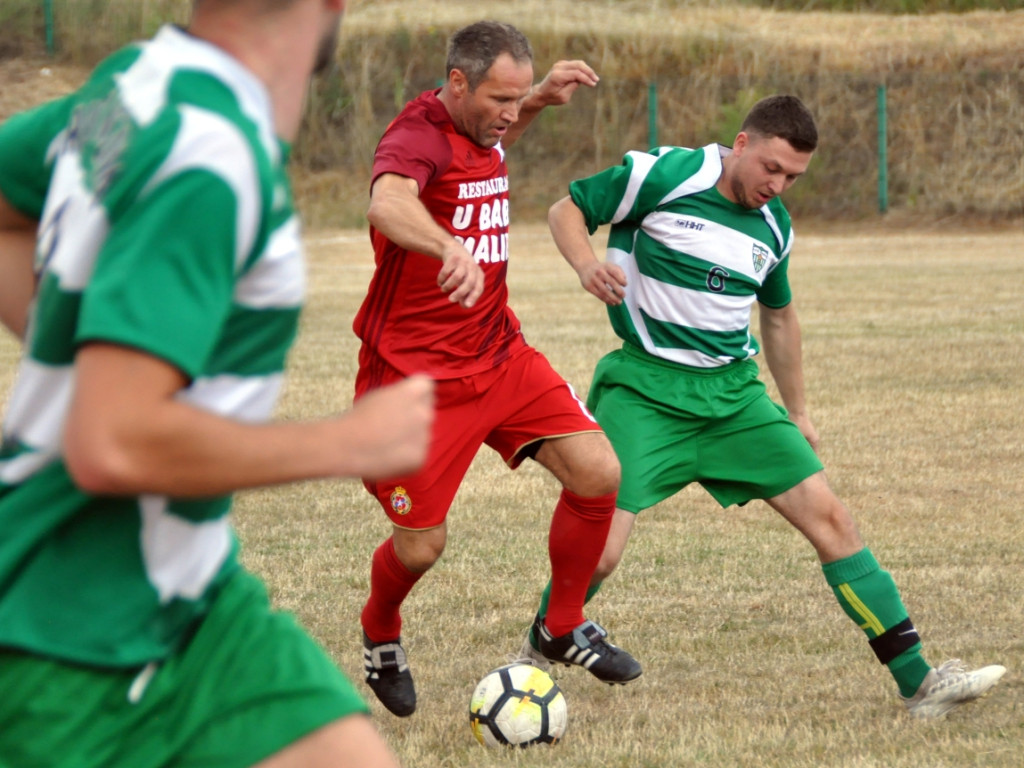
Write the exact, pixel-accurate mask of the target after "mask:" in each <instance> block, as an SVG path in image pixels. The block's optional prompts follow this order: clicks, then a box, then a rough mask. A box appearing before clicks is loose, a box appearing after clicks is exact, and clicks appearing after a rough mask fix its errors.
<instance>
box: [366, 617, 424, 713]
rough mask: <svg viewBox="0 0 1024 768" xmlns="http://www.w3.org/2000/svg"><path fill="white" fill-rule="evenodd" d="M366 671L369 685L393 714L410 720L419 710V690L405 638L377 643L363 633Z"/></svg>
mask: <svg viewBox="0 0 1024 768" xmlns="http://www.w3.org/2000/svg"><path fill="white" fill-rule="evenodd" d="M363 668H364V669H365V670H366V684H367V685H369V686H370V690H372V691H373V692H374V694H376V696H377V698H378V699H380V703H381V704H383V705H384V706H385V707H387V709H388V711H389V712H390V713H391V714H393V715H398V717H408V716H409V715H411V714H412V713H413V712H415V711H416V688H415V686H414V685H413V683H412V672H410V671H409V663H408V661H407V660H406V658H405V649H403V648H402V638H398V639H397V640H391V641H389V642H386V643H375V642H373V641H372V640H371V639H370V638H369V637H367V636H366V632H363Z"/></svg>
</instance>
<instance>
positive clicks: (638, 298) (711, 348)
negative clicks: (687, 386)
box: [569, 144, 793, 368]
mask: <svg viewBox="0 0 1024 768" xmlns="http://www.w3.org/2000/svg"><path fill="white" fill-rule="evenodd" d="M729 151H731V150H729V149H727V148H726V147H723V146H721V145H718V144H709V145H708V146H706V147H703V148H701V149H685V148H682V147H658V148H656V149H653V150H651V151H650V152H629V153H627V154H626V156H625V158H624V160H623V163H622V164H621V165H618V166H614V167H612V168H608V169H606V170H604V171H602V172H600V173H598V174H595V175H594V176H590V177H588V178H585V179H580V180H577V181H574V182H572V183H571V184H570V185H569V194H570V195H571V197H572V199H573V201H574V202H575V203H576V205H577V206H578V207H579V208H580V210H581V211H582V212H583V215H584V218H585V219H586V222H587V227H588V229H589V231H590V233H591V234H593V233H594V232H595V231H596V230H597V228H598V227H599V226H601V225H602V224H609V223H610V224H611V225H612V227H611V232H610V233H609V236H608V254H607V261H608V262H610V263H613V264H617V265H619V266H620V267H621V268H622V269H623V270H624V271H625V273H626V279H627V281H628V285H627V287H626V297H625V300H624V301H623V303H622V304H620V305H619V306H617V307H609V308H608V314H609V317H610V318H611V322H612V326H613V328H614V329H615V332H616V333H617V334H618V335H619V336H620V337H621V338H622V339H623V340H625V341H626V342H629V343H630V344H633V345H635V346H637V347H640V348H641V349H643V350H645V351H646V352H648V353H649V354H651V355H655V356H657V357H660V358H663V359H665V360H669V361H672V362H675V363H679V364H681V365H687V366H691V367H696V368H713V367H717V366H722V365H727V364H728V363H731V362H733V361H735V360H743V359H746V358H748V357H752V356H753V355H756V354H757V352H758V349H759V347H758V344H757V340H756V339H755V338H754V336H753V335H752V334H751V332H750V309H751V306H752V305H753V303H754V300H755V299H757V300H758V301H760V302H761V303H763V304H765V305H766V306H769V307H775V308H777V307H783V306H785V305H787V304H788V303H789V302H790V300H791V294H790V290H789V282H788V279H787V276H786V267H787V264H788V262H789V259H788V256H789V252H790V249H791V247H792V244H793V231H792V228H791V226H790V220H789V214H788V213H787V212H786V209H785V207H784V206H783V205H782V201H781V200H779V199H778V198H774V199H773V200H771V201H770V202H769V203H768V204H767V205H765V206H763V207H761V208H759V209H756V210H751V209H748V208H744V207H743V206H741V205H738V204H736V203H733V202H731V201H729V200H727V199H726V198H725V197H723V196H722V194H721V193H720V192H719V191H718V190H717V189H716V188H715V183H716V182H717V181H718V179H719V177H720V176H721V174H722V156H723V154H724V153H728V152H729Z"/></svg>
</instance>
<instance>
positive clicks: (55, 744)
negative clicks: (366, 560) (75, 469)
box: [0, 569, 368, 768]
mask: <svg viewBox="0 0 1024 768" xmlns="http://www.w3.org/2000/svg"><path fill="white" fill-rule="evenodd" d="M68 588H69V589H74V586H73V585H69V587H68ZM54 608H55V609H56V610H59V606H54ZM150 675H151V677H150ZM367 712H368V708H367V706H366V703H365V702H364V701H363V699H362V698H361V696H360V695H359V694H358V692H357V691H356V690H355V688H354V686H353V685H352V683H351V682H350V681H349V680H348V679H347V678H346V677H345V676H344V675H343V674H342V673H341V672H340V671H339V670H338V668H337V667H336V666H335V664H334V663H333V662H332V661H331V659H330V657H329V656H328V655H327V653H326V652H325V651H324V650H323V649H322V648H320V646H318V645H317V644H316V643H315V642H314V641H313V640H312V639H311V638H310V637H309V636H308V635H307V634H306V632H305V631H304V630H303V629H302V628H301V627H300V626H299V625H298V624H297V623H296V621H295V620H294V618H292V616H291V615H289V614H286V613H279V612H274V611H272V610H271V608H270V604H269V601H268V599H267V593H266V590H265V589H264V587H263V584H262V583H261V582H260V581H259V579H257V578H256V577H255V576H253V575H251V574H249V573H247V572H245V571H244V570H241V569H240V570H239V572H238V573H237V574H236V575H234V576H233V577H232V578H231V579H230V580H229V581H228V583H227V584H226V585H225V587H224V588H223V590H222V591H221V593H220V594H219V595H218V596H217V599H216V600H215V601H214V604H213V607H212V609H211V611H210V613H209V614H208V615H207V617H206V619H205V620H204V621H203V622H202V624H201V625H200V626H199V629H198V631H197V632H196V633H195V635H194V636H193V637H192V639H191V641H190V642H189V643H188V644H187V645H186V646H185V647H184V648H183V649H182V650H181V651H180V652H179V653H177V654H176V655H174V656H172V657H171V658H169V659H167V660H166V661H165V662H164V663H162V664H160V665H159V666H153V667H146V668H143V669H142V670H139V669H133V670H122V669H115V670H111V669H97V668H94V667H83V666H73V665H69V664H66V663H61V662H56V661H52V660H49V659H44V658H40V657H37V656H30V655H27V654H24V653H19V652H17V651H12V650H2V649H0V766H3V768H8V767H11V768H13V767H14V766H17V768H37V767H38V768H43V766H45V767H46V768H61V767H62V766H66V767H67V768H90V767H92V766H96V767H98V766H104V767H105V768H156V766H162V767H164V768H169V767H170V766H174V767H175V768H186V766H187V767H188V768H206V767H207V766H209V767H210V768H213V766H218V767H219V768H233V767H234V766H237V767H238V768H242V766H250V765H252V764H253V763H256V762H258V761H260V760H261V759H263V758H265V757H268V756H270V755H272V754H274V753H275V752H277V751H279V750H281V749H282V748H284V747H285V746H287V745H289V744H291V743H292V742H294V741H297V740H298V739H300V738H302V737H303V736H305V735H307V734H309V733H311V732H312V731H314V730H316V729H317V728H319V727H321V726H323V725H326V724H328V723H330V722H332V721H334V720H337V719H338V718H341V717H345V716H348V715H353V714H358V715H360V716H362V715H364V714H365V713H367Z"/></svg>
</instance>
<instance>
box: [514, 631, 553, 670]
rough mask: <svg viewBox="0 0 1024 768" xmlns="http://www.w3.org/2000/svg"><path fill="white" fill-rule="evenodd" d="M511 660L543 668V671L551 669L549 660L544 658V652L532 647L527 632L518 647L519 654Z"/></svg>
mask: <svg viewBox="0 0 1024 768" xmlns="http://www.w3.org/2000/svg"><path fill="white" fill-rule="evenodd" d="M513 661H518V662H519V663H520V664H530V665H531V666H534V667H537V668H538V669H543V670H544V671H545V672H550V671H551V662H550V661H548V660H547V659H546V658H544V654H542V653H541V652H540V651H538V650H537V649H536V648H534V647H533V643H532V642H530V633H529V632H527V633H526V637H524V638H523V647H522V648H520V649H519V655H518V656H516V657H515V659H513Z"/></svg>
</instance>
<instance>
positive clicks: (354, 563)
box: [236, 225, 1024, 768]
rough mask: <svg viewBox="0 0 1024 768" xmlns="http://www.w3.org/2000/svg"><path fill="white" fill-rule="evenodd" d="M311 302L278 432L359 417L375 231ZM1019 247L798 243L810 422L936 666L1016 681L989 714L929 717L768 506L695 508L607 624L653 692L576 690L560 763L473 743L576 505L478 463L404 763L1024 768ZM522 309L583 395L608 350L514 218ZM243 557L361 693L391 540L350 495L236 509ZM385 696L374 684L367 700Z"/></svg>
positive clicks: (615, 586) (547, 487)
mask: <svg viewBox="0 0 1024 768" xmlns="http://www.w3.org/2000/svg"><path fill="white" fill-rule="evenodd" d="M308 242H309V245H310V251H311V262H312V264H311V287H312V295H311V301H310V306H309V311H308V312H307V314H306V319H305V324H304V328H303V332H302V335H301V338H300V342H299V345H298V347H297V349H296V351H295V354H294V356H293V366H294V367H293V375H292V377H291V379H290V384H289V387H288V389H287V390H286V393H285V398H284V401H283V405H282V415H283V416H284V417H286V418H303V417H309V416H315V415H320V414H326V413H328V412H330V411H332V410H333V409H335V408H338V407H342V406H343V405H345V404H347V403H348V402H349V398H350V393H351V387H352V376H353V371H354V360H355V354H356V344H355V342H354V339H353V337H352V334H351V331H350V322H351V319H352V316H353V315H354V313H355V310H356V307H357V305H358V302H359V300H360V298H361V296H362V292H363V290H364V288H365V285H366V282H367V281H368V279H369V276H370V265H371V263H372V256H371V254H370V251H369V247H368V244H367V240H366V236H365V233H364V232H360V231H342V232H314V233H311V234H310V235H309V237H308ZM1020 243H1021V233H1020V232H1019V231H1007V232H1002V233H967V232H955V231H939V230H933V231H914V232H907V233H896V232H893V231H888V230H882V229H878V230H869V231H858V232H818V233H813V232H801V233H799V234H798V243H797V247H796V250H795V253H794V264H793V267H792V268H791V276H792V280H793V283H794V287H795V291H796V294H797V301H798V306H799V308H800V311H801V317H802V322H803V329H804V338H805V368H806V372H807V380H808V389H809V393H808V395H809V401H810V403H811V408H812V416H813V417H814V418H815V421H816V424H817V426H818V428H819V431H820V432H821V435H822V438H823V448H822V454H823V458H824V460H825V463H826V466H827V467H828V472H829V476H830V479H831V482H832V484H833V485H834V487H835V488H836V490H837V491H838V493H839V494H840V495H841V497H843V498H844V500H845V501H846V502H847V503H848V504H849V506H850V507H851V508H852V509H853V510H854V513H855V515H856V516H857V518H858V520H859V522H860V525H861V529H862V533H863V535H864V537H865V538H866V540H867V541H868V543H869V544H870V545H871V546H872V548H873V549H874V551H875V553H876V554H877V556H878V557H879V559H880V560H881V561H882V562H883V564H884V565H886V566H887V567H888V568H889V570H891V571H892V573H893V574H894V576H895V578H896V580H897V582H898V583H899V584H900V586H901V588H902V590H903V594H904V599H905V602H906V603H907V605H908V608H909V610H910V613H911V616H912V618H913V619H914V620H915V622H916V624H917V626H918V628H919V629H920V630H921V632H922V635H923V637H924V640H925V649H926V653H927V656H928V658H929V659H930V660H931V661H932V662H933V663H938V662H941V661H942V660H944V659H945V658H948V657H952V656H959V657H963V658H964V659H965V660H967V661H968V662H969V663H970V664H972V665H980V664H984V663H992V662H999V663H1002V664H1004V665H1005V666H1006V667H1007V668H1008V670H1009V671H1008V673H1007V675H1006V677H1005V678H1004V680H1003V682H1002V683H1000V685H999V686H998V687H997V688H996V689H995V691H994V692H993V693H992V695H990V696H989V697H988V698H987V699H985V700H983V701H982V702H980V703H977V704H973V705H971V706H968V707H966V708H963V709H962V710H960V711H957V712H955V713H953V714H951V715H950V716H948V717H947V718H946V719H945V720H943V721H940V722H925V723H921V722H915V721H911V720H909V719H908V718H907V717H906V715H905V714H904V712H903V709H902V705H901V704H900V703H899V702H898V700H897V698H896V690H895V687H894V685H893V684H892V682H891V681H890V679H889V677H888V674H887V673H886V672H885V670H884V668H882V667H881V666H880V665H878V664H877V662H876V661H875V660H874V657H873V656H872V654H871V652H870V651H869V649H868V646H867V644H866V642H865V641H864V639H863V636H862V634H861V632H860V630H859V629H857V628H856V627H855V626H854V625H853V624H852V623H851V622H850V621H849V620H848V619H847V618H846V617H845V615H843V614H842V612H841V611H840V609H839V607H838V606H837V605H836V604H835V602H834V601H833V599H832V597H831V594H830V592H829V591H828V589H827V587H826V586H825V583H824V579H823V578H822V576H821V573H820V570H819V568H818V565H817V563H816V560H815V558H814V555H813V552H812V550H811V548H810V547H809V545H807V544H806V543H805V542H804V541H803V539H802V538H801V537H800V536H799V535H798V534H797V533H796V532H795V531H793V530H791V529H790V528H789V527H788V526H787V525H786V524H785V523H784V522H783V521H781V519H778V518H777V517H776V516H774V513H772V512H771V510H769V509H768V508H767V507H766V506H764V505H762V504H760V503H755V504H751V505H749V506H748V507H745V508H742V509H740V508H732V509H728V510H721V509H719V508H718V507H717V506H716V505H715V504H714V502H713V501H712V500H711V499H710V497H709V496H707V495H706V494H705V493H704V492H703V491H702V490H701V489H699V488H691V489H688V490H687V491H685V492H683V493H682V494H680V495H679V496H678V497H676V498H674V499H672V500H670V501H668V502H665V503H664V504H662V505H660V506H659V507H656V508H654V509H651V510H648V511H647V512H645V513H643V515H642V516H641V519H640V520H639V522H638V524H637V529H636V531H635V533H634V537H633V540H632V542H631V545H630V549H629V550H628V551H627V554H626V558H625V560H624V562H623V564H622V566H621V567H620V570H619V571H618V572H617V573H616V575H615V576H614V577H613V580H612V581H610V582H609V583H608V585H607V586H606V588H605V589H604V590H603V591H602V593H601V594H600V595H599V596H598V598H597V599H596V600H595V601H594V602H593V603H592V604H591V607H590V610H589V614H590V615H591V616H592V617H593V618H595V619H597V620H598V621H601V622H602V623H604V624H605V625H606V626H607V627H609V628H610V629H611V631H612V633H613V635H612V638H613V640H614V641H616V642H618V643H619V644H620V645H622V646H623V647H625V648H628V649H629V650H630V651H631V652H632V653H634V654H635V655H636V656H638V657H639V658H640V659H641V661H642V662H643V663H644V665H645V674H644V676H643V678H641V679H640V680H639V681H638V682H636V683H635V684H633V685H631V686H628V687H625V688H614V689H613V688H609V687H606V686H603V685H601V684H599V683H597V682H596V681H595V680H593V679H592V678H590V676H589V675H587V674H586V673H584V672H582V671H580V670H576V669H569V670H564V671H558V672H556V678H557V680H558V682H559V683H560V684H561V686H562V687H563V690H564V691H565V694H566V697H567V699H568V703H569V716H570V723H569V731H568V733H567V736H566V739H565V740H564V742H563V743H561V744H559V745H557V746H555V747H554V748H536V749H534V750H527V751H511V752H507V753H506V752H504V751H488V750H485V749H484V748H483V747H480V746H478V745H477V744H476V742H475V741H474V740H473V737H472V734H471V733H470V729H469V726H468V719H467V714H466V711H467V707H468V700H469V695H470V693H471V691H472V689H473V686H474V684H475V682H476V680H477V679H478V678H479V677H480V676H482V675H483V674H484V673H485V672H486V671H487V670H489V669H490V668H492V667H494V666H497V665H499V664H500V663H503V662H504V661H505V660H506V656H507V655H508V654H510V653H512V652H513V651H515V650H516V649H517V648H518V645H519V643H520V640H521V636H522V632H523V630H524V628H525V626H526V623H527V622H528V620H529V618H530V616H531V615H532V613H533V610H534V607H535V597H536V593H537V592H538V590H539V589H540V588H541V586H542V585H543V582H544V581H545V579H546V561H545V557H546V555H545V552H546V550H545V537H546V530H547V524H548V520H549V516H550V510H551V507H552V505H553V501H554V498H555V496H556V493H557V488H556V487H555V485H554V483H553V481H552V480H550V479H549V478H548V477H547V476H546V475H545V474H544V472H543V471H542V470H540V468H539V467H537V466H533V465H530V466H526V467H524V468H522V469H521V470H519V471H517V472H514V473H513V472H509V471H507V470H506V469H505V468H504V465H503V464H501V463H500V461H498V460H497V459H496V458H495V457H494V456H493V455H491V454H490V453H486V452H485V453H482V454H481V455H480V456H478V458H477V462H476V464H475V465H474V467H473V469H472V470H471V472H470V475H469V476H468V478H467V480H466V482H465V484H464V486H463V488H462V491H461V493H460V495H459V497H458V498H457V500H456V502H455V505H454V508H453V509H452V511H451V514H450V517H449V525H450V538H449V545H448V550H447V552H446V553H445V555H444V557H443V558H442V560H441V561H440V562H439V563H438V564H437V565H436V566H435V568H434V570H433V571H432V572H430V573H429V574H428V575H427V576H426V577H425V578H424V579H423V580H422V581H421V582H420V584H419V585H418V586H417V587H416V589H415V590H414V591H413V593H412V595H411V597H410V599H409V601H408V603H407V605H406V609H405V611H404V616H405V622H406V623H405V629H404V633H405V638H406V644H407V649H408V651H409V653H410V657H411V664H412V668H413V671H414V673H415V675H416V682H417V685H418V690H419V697H420V704H419V711H418V712H417V713H416V714H415V715H414V716H413V717H412V718H410V719H408V720H399V719H396V718H393V717H392V716H391V715H389V714H388V713H387V712H386V711H385V710H384V709H383V708H382V707H380V706H379V705H378V704H377V702H376V701H375V700H373V701H372V706H373V709H374V713H375V716H376V718H377V722H378V723H379V725H380V728H381V729H382V731H383V732H384V734H385V735H386V737H387V739H388V741H389V742H390V743H391V744H392V745H393V747H394V748H395V750H396V751H397V753H398V754H399V756H400V757H401V759H402V762H403V764H404V765H405V766H407V767H415V768H429V767H431V766H479V767H483V766H504V765H516V766H542V765H543V766H548V765H553V766H561V767H563V768H576V767H577V766H579V767H580V768H583V767H584V766H586V767H588V768H589V767H590V766H602V767H610V766H623V767H625V766H629V767H630V768H633V767H636V766H651V767H653V766H658V767H661V766H666V767H667V766H688V765H701V766H723V767H725V766H755V765H756V766H779V767H780V768H781V767H787V768H788V767H789V766H808V767H810V766H836V767H838V766H844V767H845V766H858V767H867V766H879V767H881V766H892V767H900V766H905V767H907V768H911V767H913V768H919V767H920V766H950V767H952V766H1007V768H1009V767H1010V766H1014V767H1017V766H1020V765H1021V763H1022V760H1024V757H1022V755H1024V683H1022V677H1021V670H1024V618H1022V613H1021V607H1020V598H1019V593H1020V587H1021V586H1022V584H1024V577H1022V575H1021V574H1022V566H1024V512H1022V511H1021V509H1020V501H1019V500H1020V498H1021V496H1022V494H1024V476H1022V472H1021V469H1022V463H1024V408H1022V405H1024V402H1022V395H1021V389H1020V380H1021V375H1022V373H1024V362H1022V360H1024V355H1022V353H1021V349H1022V346H1024V306H1022V304H1021V301H1020V296H1019V287H1020V286H1021V285H1022V284H1024V261H1022V260H1021V258H1020V254H1019V250H1020ZM511 249H512V250H511V254H512V261H511V265H510V281H511V285H512V303H513V306H514V307H515V308H516V310H517V312H518V313H519V315H520V317H521V319H522V321H523V325H524V329H525V332H526V335H527V338H528V340H530V341H531V342H532V343H534V344H535V345H536V346H538V347H539V348H540V349H541V350H542V351H544V352H545V353H547V354H548V356H549V357H550V358H551V360H552V361H553V362H554V364H555V366H556V367H557V368H558V369H559V370H560V371H561V372H562V373H563V374H564V375H565V376H566V377H567V378H568V379H570V381H572V382H573V383H574V384H575V385H576V387H577V388H578V389H579V390H580V391H583V392H585V391H586V389H587V386H588V382H589V377H590V372H591V370H592V368H593V364H594V362H595V361H596V360H597V358H598V357H599V356H600V355H601V354H602V353H603V352H605V351H607V350H609V349H611V348H612V347H613V346H614V345H615V341H614V338H613V337H612V334H611V332H610V330H609V328H608V325H607V323H606V321H605V318H604V313H603V310H602V308H601V307H600V306H598V304H597V302H596V300H593V299H591V298H590V297H589V296H588V295H586V294H584V293H583V292H582V290H581V289H580V288H579V287H578V286H577V284H576V281H575V277H574V275H573V274H572V273H571V271H570V270H569V269H568V267H566V266H565V265H564V263H563V262H562V261H561V259H560V257H559V256H558V255H557V253H556V252H555V251H554V249H553V247H552V245H551V244H550V238H549V236H548V235H547V232H546V229H545V228H543V227H542V226H533V225H531V226H521V227H520V228H519V229H518V230H517V229H516V228H515V226H513V240H512V246H511ZM236 519H237V523H238V526H239V529H240V532H241V536H242V539H243V542H244V555H245V559H246V561H247V562H248V564H249V565H250V566H251V567H252V568H254V569H255V570H256V571H258V572H259V573H260V574H262V575H263V576H264V577H265V578H266V579H267V581H268V582H269V583H270V585H271V588H272V593H273V595H274V597H275V599H276V601H277V603H278V604H279V605H280V606H282V607H284V608H287V609H290V610H292V611H294V612H295V613H297V614H298V616H299V617H300V618H301V620H302V621H303V622H304V623H305V624H306V625H307V626H309V627H310V628H311V630H312V632H313V633H314V634H315V635H316V636H317V637H318V638H319V639H320V640H321V641H322V642H323V643H324V644H325V645H326V647H327V648H328V649H329V650H330V652H331V653H332V654H333V655H334V656H335V658H336V659H337V660H338V662H339V664H341V665H342V667H343V668H344V669H345V670H346V671H347V672H348V674H349V675H351V676H352V677H354V678H356V679H359V680H361V669H360V667H361V658H360V655H361V652H360V643H359V629H358V616H359V611H360V608H361V605H362V601H363V600H364V599H365V595H366V592H367V589H368V567H369V557H370V553H371V552H372V550H373V548H374V547H375V546H376V545H377V543H378V542H379V541H380V540H382V539H383V538H384V537H385V536H386V535H387V530H388V526H387V524H386V520H385V517H384V515H383V514H382V513H381V511H380V510H379V509H378V508H377V507H376V506H375V503H373V502H371V499H370V497H369V496H368V495H367V494H366V493H365V492H364V491H363V490H362V489H361V487H359V486H358V485H357V484H355V483H317V484H309V485H303V486H295V487H290V488H285V489H280V490H276V491H263V492H254V493H248V494H243V495H242V496H241V497H240V499H239V502H238V506H237V516H236ZM363 690H364V691H366V693H367V695H368V696H370V697H371V699H372V694H369V691H368V689H366V688H365V687H364V688H363Z"/></svg>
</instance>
